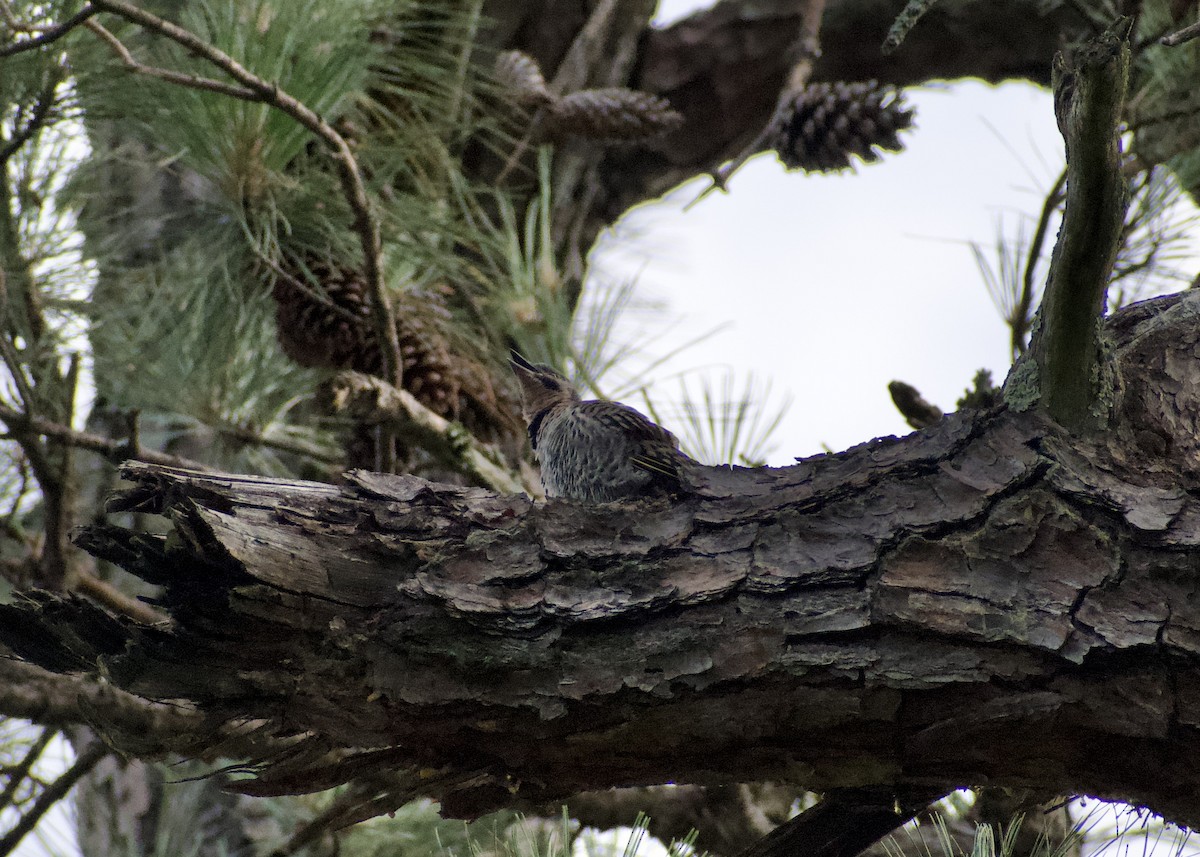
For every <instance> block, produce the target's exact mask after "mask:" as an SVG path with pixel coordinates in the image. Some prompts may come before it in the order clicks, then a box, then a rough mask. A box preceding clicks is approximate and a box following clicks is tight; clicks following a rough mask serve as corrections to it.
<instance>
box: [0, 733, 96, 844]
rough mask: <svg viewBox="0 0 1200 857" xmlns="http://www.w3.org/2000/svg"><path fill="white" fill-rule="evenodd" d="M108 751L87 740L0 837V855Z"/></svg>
mask: <svg viewBox="0 0 1200 857" xmlns="http://www.w3.org/2000/svg"><path fill="white" fill-rule="evenodd" d="M108 754H109V749H108V748H107V747H105V746H104V745H103V744H102V743H100V742H99V741H93V742H92V743H91V744H88V746H87V749H85V750H84V751H83V752H82V753H80V754H79V755H78V756H76V757H75V762H74V764H72V765H71V767H69V768H67V770H66V771H64V772H63V773H62V774H61V775H60V776H59V777H58V779H56V780H55V781H54V782H52V783H51V784H50V785H48V786H47V787H46V788H45V789H44V790H43V791H42V793H41V794H39V795H38V796H37V800H35V801H34V802H33V806H32V807H30V808H29V810H28V811H27V812H26V813H25V814H24V815H22V816H21V817H20V818H19V819H18V820H17V823H16V824H15V825H13V828H12V830H10V831H8V833H6V834H4V836H3V837H0V857H3V855H7V854H11V853H12V852H13V850H14V849H15V848H16V847H17V845H18V843H20V841H21V840H22V839H24V838H25V834H26V833H28V832H29V831H31V830H33V828H34V827H36V826H37V823H38V822H39V821H41V818H42V816H43V815H45V814H46V813H47V812H48V811H49V809H50V807H52V806H54V804H56V803H58V802H59V801H60V800H62V799H63V798H64V797H66V796H67V792H69V791H70V790H71V787H72V786H74V785H75V783H77V782H78V781H79V779H80V778H81V777H82V776H83V775H84V774H86V773H87V772H88V771H90V770H91V769H92V768H93V767H95V765H96V763H97V762H99V761H100V760H101V759H103V758H104V757H105V756H107V755H108Z"/></svg>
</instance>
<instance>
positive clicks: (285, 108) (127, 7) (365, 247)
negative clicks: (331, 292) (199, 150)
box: [95, 0, 404, 386]
mask: <svg viewBox="0 0 1200 857" xmlns="http://www.w3.org/2000/svg"><path fill="white" fill-rule="evenodd" d="M95 5H96V6H97V7H98V8H100V9H102V10H104V11H107V12H112V13H113V14H115V15H119V16H120V17H122V18H125V19H126V20H128V21H132V22H133V23H135V24H138V25H140V26H142V27H145V28H146V29H147V30H150V31H152V32H155V33H158V34H159V35H161V36H164V37H165V38H168V39H170V40H171V41H173V42H175V43H177V44H179V45H182V46H183V47H185V48H187V49H188V50H189V51H190V52H192V53H194V54H196V55H197V56H200V57H202V58H203V59H205V60H207V61H208V62H210V63H212V64H213V65H215V66H216V67H217V68H219V69H221V70H222V71H224V72H225V73H226V74H228V75H229V76H230V77H232V78H233V79H234V80H236V81H237V82H238V83H240V84H242V85H243V86H244V87H246V88H247V89H249V90H251V91H252V92H254V93H255V94H256V96H257V97H255V98H254V99H253V100H255V101H262V102H263V103H265V104H269V105H271V106H272V107H274V108H276V109H277V110H279V111H281V112H282V113H284V114H286V115H287V116H290V117H291V118H292V119H294V120H296V121H297V122H299V123H300V124H301V125H302V126H304V127H305V128H307V129H308V130H309V131H311V132H312V133H313V134H315V135H316V136H317V137H318V138H319V139H320V140H321V141H322V142H324V143H325V145H326V147H327V148H328V149H329V152H330V154H331V156H332V157H333V160H334V163H335V164H336V165H337V168H338V176H339V178H340V179H341V182H342V190H343V193H344V194H345V197H346V201H347V202H348V203H349V205H350V209H351V210H352V211H353V212H354V228H355V231H357V232H358V236H359V242H360V244H361V245H362V251H363V265H364V274H365V277H366V281H367V287H368V291H369V292H370V294H371V315H372V319H373V320H374V322H375V333H376V336H377V337H378V338H379V345H380V351H381V352H382V355H383V365H384V372H385V376H386V377H387V379H388V380H389V381H391V382H392V383H393V384H395V385H396V386H399V385H400V383H401V381H402V380H403V373H404V361H403V359H402V357H401V354H400V339H399V334H398V333H397V331H396V318H395V313H394V312H393V311H392V304H391V301H390V300H388V296H387V287H386V285H385V283H384V281H383V262H382V253H383V241H382V238H381V237H380V231H379V221H378V220H377V219H376V217H375V215H374V213H372V211H371V202H370V200H369V199H368V197H367V191H366V186H365V185H364V184H363V180H362V173H361V171H360V170H359V167H358V160H357V159H356V158H355V157H354V153H353V152H352V151H351V150H350V145H349V143H347V142H346V139H345V138H344V137H343V136H342V135H341V134H339V133H338V132H337V131H336V130H334V128H333V126H331V125H330V124H329V123H328V122H326V121H325V120H324V119H323V118H322V117H321V116H320V115H319V114H317V113H316V112H315V111H313V110H312V109H311V108H310V107H308V106H307V105H306V104H304V103H303V102H300V101H298V100H297V99H295V98H294V97H292V96H291V95H288V94H287V93H286V92H284V91H283V90H282V89H280V88H279V86H278V85H277V84H274V83H269V82H268V81H265V80H263V79H262V78H261V77H259V76H258V75H256V74H254V73H253V72H252V71H250V70H249V69H247V68H246V67H245V66H243V65H242V64H241V63H239V62H238V61H237V60H235V59H234V58H233V57H231V56H229V55H228V54H226V53H224V52H223V51H221V50H219V49H218V48H216V47H215V46H213V45H211V44H209V43H208V42H206V41H204V40H203V39H201V38H199V37H198V36H196V35H195V34H194V33H192V32H190V31H188V30H185V29H184V28H183V27H180V26H178V25H177V24H173V23H171V22H170V21H167V20H164V19H163V18H159V17H158V16H157V15H152V14H150V13H149V12H147V11H145V10H144V9H141V8H139V7H137V6H134V5H133V4H131V3H126V2H124V0H98V2H97V3H96V4H95Z"/></svg>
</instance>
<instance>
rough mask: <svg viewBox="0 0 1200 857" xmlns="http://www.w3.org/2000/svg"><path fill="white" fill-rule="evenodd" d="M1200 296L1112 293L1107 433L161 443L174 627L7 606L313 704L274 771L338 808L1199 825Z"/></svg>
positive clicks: (184, 687)
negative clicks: (370, 465) (670, 445)
mask: <svg viewBox="0 0 1200 857" xmlns="http://www.w3.org/2000/svg"><path fill="white" fill-rule="evenodd" d="M1198 322H1200V294H1190V293H1189V294H1187V295H1185V296H1183V297H1176V298H1171V299H1162V300H1158V301H1155V302H1151V303H1148V304H1144V305H1138V306H1135V307H1133V308H1132V309H1130V310H1128V311H1126V312H1124V313H1122V314H1121V315H1120V316H1119V317H1118V318H1117V319H1116V320H1115V321H1114V322H1113V324H1112V326H1111V327H1112V332H1113V335H1114V337H1115V339H1116V341H1117V343H1118V345H1119V350H1118V351H1117V355H1118V363H1117V369H1118V374H1119V376H1120V377H1121V379H1122V394H1123V395H1122V400H1121V403H1120V407H1119V409H1118V411H1117V414H1118V419H1117V420H1116V421H1115V422H1114V426H1113V428H1112V430H1111V431H1110V433H1109V434H1108V435H1107V436H1105V437H1103V438H1100V439H1096V440H1093V441H1090V442H1083V441H1081V440H1080V439H1078V438H1075V437H1070V436H1067V435H1065V434H1063V433H1062V430H1061V429H1059V428H1057V427H1056V426H1055V425H1054V424H1053V423H1050V422H1048V421H1046V420H1044V419H1042V418H1039V417H1038V416H1036V415H1033V414H1013V413H1009V412H1005V411H994V412H988V413H985V414H976V415H974V416H972V415H964V414H958V415H952V416H950V417H947V418H946V419H945V420H943V421H942V422H941V423H939V424H938V425H937V426H935V427H933V428H931V429H928V430H926V431H925V432H922V433H919V434H914V435H911V436H909V437H908V438H905V439H903V440H886V441H876V442H873V443H870V444H865V445H863V446H861V447H858V448H855V449H853V450H850V451H848V452H846V453H842V454H839V455H830V456H821V457H818V458H815V459H810V460H807V461H805V462H802V463H800V464H797V465H796V466H794V467H790V468H784V469H778V470H772V469H759V470H745V469H736V470H728V469H720V468H713V469H707V470H705V471H703V472H702V473H701V474H699V475H698V478H699V481H700V483H701V484H700V486H699V488H698V491H697V494H696V496H694V497H692V498H690V499H687V500H685V501H682V502H678V503H668V502H666V501H661V502H659V503H657V504H654V503H649V502H648V503H644V504H633V505H627V506H621V505H615V506H607V507H605V506H601V507H595V506H586V505H576V504H571V503H565V502H555V503H550V504H547V505H544V506H536V505H534V504H532V503H530V501H528V500H527V499H525V498H523V497H513V496H497V495H494V494H491V493H489V492H486V491H483V490H481V489H464V488H454V487H450V486H442V485H434V484H431V483H426V482H423V481H421V480H418V479H414V478H411V477H399V476H383V475H379V474H370V473H361V472H360V473H355V474H352V475H351V477H350V479H349V482H348V484H346V485H344V486H331V485H321V484H313V483H293V482H284V481H279V480H271V479H264V478H257V477H241V476H229V475H220V474H206V473H194V472H188V471H180V470H173V469H170V468H161V467H154V466H150V465H145V464H132V465H128V466H127V467H126V471H125V472H126V476H127V477H128V478H130V479H131V480H133V482H134V487H133V488H132V489H131V490H130V491H129V492H128V493H127V494H126V495H124V497H123V498H122V499H121V500H120V501H119V503H118V504H117V508H119V509H129V510H138V511H141V512H147V513H160V514H163V515H165V516H167V517H168V519H169V520H170V522H171V526H172V532H171V533H170V535H169V536H166V537H160V536H152V535H139V534H135V533H131V532H128V531H125V530H122V529H120V528H115V527H104V528H93V529H91V530H89V531H88V532H87V533H86V534H85V535H84V537H83V544H84V545H85V546H86V547H87V548H88V549H89V550H91V551H92V552H94V553H96V554H98V555H100V556H103V557H104V558H107V559H110V560H113V561H116V562H119V563H120V564H121V565H123V566H124V567H126V568H127V569H129V570H130V571H131V572H133V573H134V574H137V575H139V576H141V577H143V578H145V579H147V580H149V581H151V582H154V583H156V584H160V585H162V586H164V587H165V590H164V596H163V601H164V606H165V607H166V608H167V609H168V610H169V611H170V612H171V614H172V616H173V619H174V623H175V624H174V625H173V626H172V627H171V628H145V627H141V626H138V625H136V624H135V623H133V622H130V621H124V620H121V621H112V620H107V621H105V622H103V623H100V622H99V620H98V618H97V617H98V615H99V614H98V613H97V612H96V609H95V608H93V607H89V606H87V605H84V604H80V603H78V602H62V601H59V600H56V599H49V600H46V601H43V602H41V604H40V605H39V606H40V612H39V610H31V609H14V608H8V609H6V610H5V611H4V615H3V616H2V617H0V618H2V619H3V621H0V636H3V637H4V638H5V639H7V640H8V642H9V644H10V645H12V646H13V647H14V648H15V649H16V650H17V651H19V652H20V653H22V654H23V655H25V656H27V657H29V658H31V659H35V660H39V661H43V662H46V663H47V664H49V665H51V666H53V667H55V668H56V669H60V670H72V669H74V670H80V671H91V670H93V669H94V668H95V665H96V664H97V663H100V664H103V666H104V669H105V670H106V672H107V674H108V676H109V677H110V680H111V681H112V682H114V683H115V684H116V685H117V686H119V687H122V688H124V689H125V690H127V691H129V692H131V693H135V694H138V695H141V696H144V697H146V698H172V699H185V700H191V701H192V702H194V703H195V704H196V705H198V706H199V707H201V709H203V710H204V711H206V712H207V713H208V714H210V715H211V716H213V717H214V718H218V719H220V718H228V719H235V718H248V717H249V718H260V719H262V720H263V721H265V723H266V729H267V730H269V731H270V732H272V733H273V734H275V735H279V736H296V735H300V736H303V737H299V738H296V739H294V740H293V742H292V744H291V745H290V747H289V750H288V751H287V753H286V754H274V755H264V756H263V757H261V758H260V759H259V762H260V765H259V766H258V768H257V773H258V777H257V778H256V779H252V780H249V781H245V782H243V783H242V784H241V786H240V788H242V789H243V790H244V791H246V792H249V793H257V794H274V793H282V792H294V791H307V790H313V789H319V788H325V787H328V786H331V785H336V784H339V783H344V782H350V783H353V784H355V789H356V791H357V793H358V794H360V795H361V796H362V797H361V801H360V803H359V804H358V805H356V806H347V807H345V808H343V810H342V812H341V815H340V816H339V818H338V819H333V820H332V821H334V822H338V823H349V822H352V821H354V820H356V819H358V818H361V817H364V816H369V815H371V814H374V813H379V812H384V811H387V809H388V808H390V807H393V806H396V805H398V804H400V803H403V802H404V801H406V800H407V799H409V798H410V797H412V796H414V795H419V794H422V795H431V796H435V797H438V798H439V799H441V800H442V801H443V807H444V808H445V809H446V810H447V811H448V812H451V813H458V814H464V815H470V814H474V813H477V812H482V811H485V810H487V809H490V808H493V807H496V806H499V805H511V804H513V803H514V802H516V803H522V802H525V803H544V802H546V801H551V800H557V799H560V798H563V797H566V796H569V795H571V794H573V793H576V792H579V791H582V790H585V789H595V788H602V787H607V786H613V785H631V784H648V783H658V782H666V781H675V782H689V781H691V782H697V781H701V782H736V781H746V780H777V781H787V782H793V783H797V784H801V785H806V786H810V787H813V788H816V789H821V790H825V789H833V788H843V787H853V788H857V787H864V786H870V787H880V788H883V789H895V790H896V791H897V793H903V792H908V791H911V790H925V789H929V790H931V791H937V790H940V789H942V788H949V787H953V786H958V785H966V784H977V783H981V782H987V783H990V784H994V785H1008V786H1021V787H1034V788H1037V789H1039V790H1041V791H1044V792H1053V793H1072V792H1085V793H1092V794H1100V795H1105V796H1109V797H1117V798H1123V799H1127V800H1132V801H1135V802H1139V803H1145V804H1147V805H1150V806H1151V807H1153V808H1154V809H1156V810H1157V811H1159V812H1161V813H1163V814H1165V815H1167V816H1168V817H1171V818H1173V819H1175V820H1178V821H1181V822H1184V823H1191V824H1195V823H1196V822H1197V821H1200V798H1197V797H1196V795H1197V794H1200V777H1198V776H1197V774H1196V771H1197V770H1200V765H1197V762H1200V721H1198V720H1197V719H1196V717H1195V715H1194V714H1193V711H1194V708H1195V706H1194V704H1193V703H1194V701H1195V700H1194V697H1195V691H1194V688H1196V687H1197V686H1200V683H1198V681H1197V679H1200V607H1197V606H1196V605H1197V604H1198V603H1200V599H1197V598H1196V597H1195V592H1196V582H1195V575H1194V574H1193V573H1192V569H1193V568H1194V566H1195V563H1196V562H1197V560H1198V559H1200V495H1198V493H1197V489H1198V488H1200V483H1198V482H1197V480H1196V479H1195V474H1196V473H1197V472H1200V431H1198V428H1200V425H1198V424H1200V372H1197V371H1196V365H1195V357H1194V353H1195V349H1197V348H1198V347H1200V323H1198ZM43 615H44V616H45V618H43ZM101 631H102V633H101ZM180 665H186V668H184V669H181V668H180ZM1098 747H1102V748H1104V752H1100V753H1098V752H1097V748H1098Z"/></svg>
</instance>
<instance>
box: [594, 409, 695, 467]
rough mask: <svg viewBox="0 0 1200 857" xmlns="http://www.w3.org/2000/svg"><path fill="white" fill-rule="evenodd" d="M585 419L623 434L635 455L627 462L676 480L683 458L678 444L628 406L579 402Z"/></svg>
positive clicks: (665, 432)
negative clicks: (632, 444) (592, 420)
mask: <svg viewBox="0 0 1200 857" xmlns="http://www.w3.org/2000/svg"><path fill="white" fill-rule="evenodd" d="M580 406H581V407H582V408H584V410H585V412H586V413H587V415H588V416H590V417H592V418H594V419H597V420H601V421H603V422H606V423H608V424H609V425H610V426H613V427H614V428H616V429H619V430H620V431H622V432H624V433H625V434H626V435H627V436H628V437H629V438H630V439H632V440H633V441H634V444H635V446H636V452H634V453H633V454H632V455H631V456H630V459H629V460H630V461H631V462H633V464H634V465H635V466H637V467H640V468H641V469H642V470H648V471H649V472H651V473H656V474H659V475H661V476H666V477H668V478H670V479H671V480H673V481H676V482H678V481H679V479H680V465H681V464H682V463H683V462H684V461H685V460H686V459H687V456H686V455H684V453H683V452H681V451H680V449H679V441H678V440H677V439H676V438H675V435H673V434H671V433H670V432H669V431H667V430H666V429H665V428H663V427H662V426H660V425H658V424H657V423H655V422H654V421H653V420H651V419H650V418H649V417H647V416H646V415H645V414H642V413H640V412H638V411H636V410H634V409H633V408H631V407H629V406H628V405H622V404H621V403H620V402H604V401H590V402H581V403H580Z"/></svg>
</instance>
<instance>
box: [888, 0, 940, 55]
mask: <svg viewBox="0 0 1200 857" xmlns="http://www.w3.org/2000/svg"><path fill="white" fill-rule="evenodd" d="M936 3H937V0H908V4H907V5H906V6H905V7H904V8H903V9H902V10H901V11H900V14H899V15H897V16H896V20H894V21H893V22H892V26H891V29H889V30H888V34H887V37H886V38H885V39H884V40H883V49H882V52H883V54H884V56H887V55H888V54H891V53H895V52H896V49H897V48H899V47H900V45H901V44H903V43H904V39H905V38H906V37H907V36H908V34H909V31H910V30H912V28H913V27H915V26H916V25H917V21H919V20H921V18H922V17H923V16H924V15H925V13H926V12H928V11H929V10H930V9H932V8H933V7H934V5H935V4H936Z"/></svg>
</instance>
